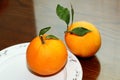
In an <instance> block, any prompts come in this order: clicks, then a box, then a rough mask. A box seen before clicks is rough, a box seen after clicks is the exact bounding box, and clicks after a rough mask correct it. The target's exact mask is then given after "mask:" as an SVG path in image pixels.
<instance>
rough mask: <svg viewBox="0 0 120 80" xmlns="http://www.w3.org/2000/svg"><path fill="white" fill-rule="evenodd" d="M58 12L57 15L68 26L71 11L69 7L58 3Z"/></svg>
mask: <svg viewBox="0 0 120 80" xmlns="http://www.w3.org/2000/svg"><path fill="white" fill-rule="evenodd" d="M56 13H57V16H58V17H59V18H60V19H62V20H63V21H65V23H66V24H67V26H68V25H69V22H70V11H69V10H68V9H67V8H64V7H63V6H61V5H59V4H58V5H57V8H56Z"/></svg>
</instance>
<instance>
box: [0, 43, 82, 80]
mask: <svg viewBox="0 0 120 80" xmlns="http://www.w3.org/2000/svg"><path fill="white" fill-rule="evenodd" d="M29 43H30V42H25V43H19V44H15V45H12V46H9V47H7V48H4V49H2V50H0V64H1V63H2V62H3V61H4V58H5V57H6V56H7V55H8V51H10V50H16V48H18V49H19V48H25V50H26V49H27V47H28V45H29ZM67 51H68V61H67V64H66V65H65V67H66V69H68V68H69V65H68V64H69V63H71V62H74V63H75V64H77V63H78V64H77V66H79V67H80V68H79V70H77V69H76V71H75V74H74V78H72V79H71V80H82V78H83V70H82V65H81V63H80V61H79V60H78V58H77V57H76V56H75V55H74V54H72V53H71V52H70V51H69V50H67ZM25 52H26V51H25ZM71 57H72V58H71ZM2 60H3V61H2ZM70 61H71V62H70ZM68 62H69V63H68ZM80 74H81V75H80ZM68 76H69V74H68V70H67V80H69V79H68V78H69V77H68Z"/></svg>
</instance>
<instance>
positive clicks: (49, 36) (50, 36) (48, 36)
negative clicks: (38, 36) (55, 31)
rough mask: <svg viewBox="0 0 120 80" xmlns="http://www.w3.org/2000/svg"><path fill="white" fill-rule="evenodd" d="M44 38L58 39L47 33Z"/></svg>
mask: <svg viewBox="0 0 120 80" xmlns="http://www.w3.org/2000/svg"><path fill="white" fill-rule="evenodd" d="M46 39H58V38H57V37H56V36H54V35H47V36H46Z"/></svg>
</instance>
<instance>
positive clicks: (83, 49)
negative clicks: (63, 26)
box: [65, 21, 101, 57]
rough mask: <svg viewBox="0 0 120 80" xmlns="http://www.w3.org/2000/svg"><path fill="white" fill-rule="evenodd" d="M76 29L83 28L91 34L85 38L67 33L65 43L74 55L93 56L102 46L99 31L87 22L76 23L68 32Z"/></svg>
mask: <svg viewBox="0 0 120 80" xmlns="http://www.w3.org/2000/svg"><path fill="white" fill-rule="evenodd" d="M76 27H83V28H86V29H88V30H90V32H88V33H87V34H85V35H84V36H78V35H75V34H71V33H69V32H66V33H65V42H66V44H67V46H68V48H69V49H70V51H71V52H72V53H74V54H75V55H77V56H80V57H91V56H93V55H94V54H95V53H96V52H97V51H98V50H99V48H100V46H101V36H100V33H99V31H98V29H97V28H96V27H95V26H94V25H93V24H91V23H89V22H86V21H79V22H74V23H72V24H71V25H70V26H69V27H68V31H71V30H72V29H74V28H76Z"/></svg>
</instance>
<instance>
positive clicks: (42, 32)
mask: <svg viewBox="0 0 120 80" xmlns="http://www.w3.org/2000/svg"><path fill="white" fill-rule="evenodd" d="M50 28H51V27H46V28H43V29H41V30H40V33H39V36H40V35H43V34H45V33H46V32H47V31H48V30H49V29H50Z"/></svg>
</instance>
